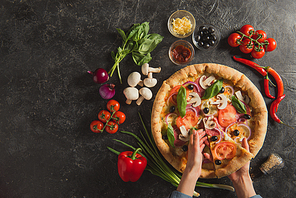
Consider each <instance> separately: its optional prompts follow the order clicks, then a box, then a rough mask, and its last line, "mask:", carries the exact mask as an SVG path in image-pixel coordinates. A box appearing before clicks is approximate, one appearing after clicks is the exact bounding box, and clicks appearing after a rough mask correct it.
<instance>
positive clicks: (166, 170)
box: [107, 114, 234, 196]
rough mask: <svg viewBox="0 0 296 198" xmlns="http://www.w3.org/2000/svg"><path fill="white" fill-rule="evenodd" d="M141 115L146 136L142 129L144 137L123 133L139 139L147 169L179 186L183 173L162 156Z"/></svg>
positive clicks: (220, 185) (218, 185) (217, 186)
mask: <svg viewBox="0 0 296 198" xmlns="http://www.w3.org/2000/svg"><path fill="white" fill-rule="evenodd" d="M139 117H140V119H141V122H142V125H143V127H144V130H145V133H146V136H144V134H143V133H142V132H141V131H140V134H141V136H142V139H141V138H140V137H138V136H137V135H135V134H134V133H132V132H128V131H121V133H124V134H128V135H131V136H133V137H134V138H135V139H136V140H137V141H138V145H139V147H140V148H141V149H142V153H140V154H141V155H143V156H145V157H146V158H147V162H148V163H147V166H146V170H148V171H150V172H151V173H152V174H153V175H156V176H159V177H161V178H162V179H163V180H165V181H167V182H170V183H171V184H172V185H173V186H176V187H177V186H178V185H179V183H180V180H181V177H182V175H181V174H180V173H179V172H178V171H177V170H175V169H174V168H172V167H170V165H169V164H168V163H167V162H166V161H164V159H163V158H162V156H161V154H160V152H159V150H158V148H157V146H156V144H155V142H154V139H153V136H152V134H151V133H148V130H147V128H146V126H145V124H144V121H143V119H142V117H141V115H140V114H139ZM114 140H115V141H117V142H120V143H122V144H124V145H125V146H128V147H129V148H131V149H133V150H135V149H136V148H135V147H133V146H131V145H129V144H127V143H125V142H123V141H121V140H117V139H114ZM107 148H108V149H109V150H110V151H112V152H113V153H115V154H117V155H118V154H119V152H118V151H116V150H114V149H112V148H110V147H107ZM196 186H197V187H205V188H218V189H225V190H230V191H234V188H233V187H232V186H228V185H224V184H209V183H204V182H199V181H197V182H196ZM194 196H199V193H197V192H196V191H194Z"/></svg>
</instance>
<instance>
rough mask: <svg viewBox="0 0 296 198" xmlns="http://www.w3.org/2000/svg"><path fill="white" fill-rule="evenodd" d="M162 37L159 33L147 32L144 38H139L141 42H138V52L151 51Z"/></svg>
mask: <svg viewBox="0 0 296 198" xmlns="http://www.w3.org/2000/svg"><path fill="white" fill-rule="evenodd" d="M162 39H163V37H162V36H160V35H159V34H149V35H148V36H147V37H145V39H141V41H140V42H141V44H140V43H139V44H140V46H139V52H140V53H142V54H146V53H149V52H152V51H153V50H154V49H155V48H156V46H157V45H158V44H159V43H160V42H161V41H162Z"/></svg>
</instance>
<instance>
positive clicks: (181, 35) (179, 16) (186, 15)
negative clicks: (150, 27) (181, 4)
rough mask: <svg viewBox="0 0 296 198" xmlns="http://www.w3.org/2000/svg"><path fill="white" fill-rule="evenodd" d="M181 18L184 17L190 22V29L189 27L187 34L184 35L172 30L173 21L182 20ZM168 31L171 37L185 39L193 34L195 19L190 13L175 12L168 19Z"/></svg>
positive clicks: (184, 11) (183, 11)
mask: <svg viewBox="0 0 296 198" xmlns="http://www.w3.org/2000/svg"><path fill="white" fill-rule="evenodd" d="M183 17H186V18H187V19H188V20H189V21H190V22H191V25H192V27H191V30H190V32H188V33H186V34H178V33H176V32H175V31H174V30H173V21H174V20H176V19H177V18H180V19H182V18H183ZM168 29H169V31H170V33H171V34H172V35H173V36H175V37H177V38H186V37H188V36H190V35H191V34H192V33H193V31H194V30H195V18H194V16H193V15H192V14H191V13H190V12H188V11H186V10H177V11H176V12H174V13H173V14H172V15H171V16H170V18H169V19H168Z"/></svg>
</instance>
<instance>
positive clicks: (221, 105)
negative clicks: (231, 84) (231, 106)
mask: <svg viewBox="0 0 296 198" xmlns="http://www.w3.org/2000/svg"><path fill="white" fill-rule="evenodd" d="M211 104H212V105H218V106H217V108H218V109H225V108H226V106H227V98H226V96H225V95H224V94H218V95H217V100H216V101H215V102H211Z"/></svg>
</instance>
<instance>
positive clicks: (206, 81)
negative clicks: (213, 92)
mask: <svg viewBox="0 0 296 198" xmlns="http://www.w3.org/2000/svg"><path fill="white" fill-rule="evenodd" d="M213 80H215V77H214V76H209V77H207V76H205V75H203V76H202V77H200V79H199V84H200V86H201V87H202V88H203V89H207V88H208V87H209V86H211V84H212V82H213Z"/></svg>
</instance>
